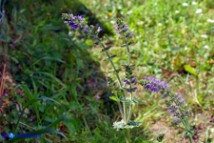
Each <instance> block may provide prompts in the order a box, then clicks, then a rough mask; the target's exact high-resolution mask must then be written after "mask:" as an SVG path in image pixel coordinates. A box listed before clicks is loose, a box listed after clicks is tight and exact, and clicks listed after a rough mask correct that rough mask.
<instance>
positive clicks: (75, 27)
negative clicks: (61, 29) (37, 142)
mask: <svg viewBox="0 0 214 143" xmlns="http://www.w3.org/2000/svg"><path fill="white" fill-rule="evenodd" d="M69 25H70V27H71V28H72V29H73V30H76V29H77V28H78V23H76V22H71V23H69Z"/></svg>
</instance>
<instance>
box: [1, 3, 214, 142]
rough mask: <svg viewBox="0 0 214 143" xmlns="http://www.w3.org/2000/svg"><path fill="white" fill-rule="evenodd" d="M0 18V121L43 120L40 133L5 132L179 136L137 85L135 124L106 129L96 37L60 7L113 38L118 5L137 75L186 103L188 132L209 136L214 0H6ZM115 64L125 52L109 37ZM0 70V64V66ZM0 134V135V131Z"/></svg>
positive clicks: (113, 116) (61, 137)
mask: <svg viewBox="0 0 214 143" xmlns="http://www.w3.org/2000/svg"><path fill="white" fill-rule="evenodd" d="M5 12H6V15H5V18H6V19H5V22H4V23H2V24H1V34H0V42H1V45H0V46H1V47H0V52H1V53H0V56H1V57H0V59H1V63H0V64H4V63H6V64H7V75H8V78H9V79H10V80H9V79H7V80H8V81H7V82H6V86H5V93H4V94H3V95H2V98H5V100H7V101H8V102H9V105H8V106H7V107H6V108H4V109H3V111H2V114H1V115H0V121H1V123H0V125H1V127H0V131H1V132H2V131H5V132H14V133H27V132H34V131H40V132H43V131H44V129H52V133H44V134H43V136H42V138H33V139H24V140H17V141H14V142H20V143H23V142H44V143H46V142H53V143H61V142H74V143H100V142H104V143H125V142H127V141H131V143H158V142H163V143H177V142H179V143H185V142H187V140H186V139H185V138H184V136H183V133H182V128H183V127H182V126H178V127H175V126H174V125H173V124H172V119H171V118H170V116H169V115H168V113H167V109H166V107H165V106H164V103H163V102H162V100H161V99H160V97H159V95H157V94H154V93H152V94H150V93H147V92H145V91H144V90H143V89H142V88H141V87H139V88H138V90H137V93H136V96H137V98H139V100H140V104H139V105H138V106H135V108H134V109H133V110H134V115H133V118H136V119H137V121H140V122H142V125H141V127H139V128H134V129H132V130H130V134H129V132H127V131H126V130H119V131H116V130H115V129H113V127H112V124H113V122H114V121H117V120H120V114H119V111H118V107H117V104H115V103H114V102H113V101H111V100H110V99H109V96H110V95H111V90H110V89H108V88H106V87H105V85H106V84H107V81H106V79H107V78H106V77H107V76H109V75H111V74H112V72H109V71H111V67H110V65H109V63H108V62H107V61H106V58H105V56H103V54H102V53H101V48H100V47H99V46H91V44H90V41H89V40H88V39H79V38H77V35H76V33H75V32H72V31H70V30H69V28H68V27H67V26H66V25H64V23H63V20H62V18H61V14H62V13H74V14H81V15H84V16H86V17H88V20H89V23H90V24H94V25H101V26H102V27H103V28H104V32H103V35H107V36H109V37H110V38H115V32H114V24H115V23H116V16H117V15H120V16H122V17H123V18H124V21H125V22H126V23H127V24H128V25H129V26H130V28H131V30H132V33H133V35H134V37H135V44H134V45H132V47H131V48H132V50H134V57H133V60H135V70H134V74H135V76H136V77H137V78H138V79H142V78H144V77H145V76H155V77H158V78H161V79H163V80H165V81H167V82H168V83H169V84H170V86H171V88H172V89H173V90H174V91H176V92H179V93H181V94H182V95H183V96H184V98H185V99H186V102H187V103H188V105H189V107H190V109H191V110H192V113H191V118H190V123H192V126H193V128H194V129H195V130H196V131H197V132H196V135H195V139H194V140H195V142H203V143H211V142H213V138H214V128H213V120H214V119H213V118H214V44H213V43H214V1H212V0H197V1H190V0H174V1H170V0H148V1H146V0H127V1H125V0H79V1H78V0H37V1H32V0H10V1H9V0H8V1H7V3H6V5H5ZM111 53H112V54H117V55H118V56H117V57H116V58H115V59H114V62H115V64H116V65H117V66H118V67H119V66H120V64H122V63H124V61H125V60H126V59H127V56H126V54H125V52H124V49H123V48H121V47H120V45H119V44H118V43H114V44H113V48H112V50H111ZM0 70H1V71H2V68H1V69H0ZM0 140H3V139H2V138H0Z"/></svg>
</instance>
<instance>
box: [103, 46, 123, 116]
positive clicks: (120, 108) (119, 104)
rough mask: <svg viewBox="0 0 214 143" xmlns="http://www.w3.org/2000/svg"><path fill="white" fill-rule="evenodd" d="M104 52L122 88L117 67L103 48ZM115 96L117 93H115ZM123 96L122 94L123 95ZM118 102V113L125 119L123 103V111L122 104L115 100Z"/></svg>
mask: <svg viewBox="0 0 214 143" xmlns="http://www.w3.org/2000/svg"><path fill="white" fill-rule="evenodd" d="M101 45H102V47H103V49H105V46H104V45H103V44H101ZM105 53H106V56H107V57H108V60H109V61H110V63H111V65H112V67H113V69H114V73H115V75H116V77H117V80H118V82H119V86H120V88H121V89H123V85H122V82H121V79H120V77H119V75H118V72H117V69H116V67H115V65H114V63H113V61H112V59H111V56H110V54H109V53H108V51H107V50H105ZM116 96H117V95H116ZM123 96H124V95H123ZM117 103H118V106H119V110H120V113H121V115H122V118H123V119H125V118H126V117H125V116H126V115H125V108H124V106H125V105H124V103H123V111H122V106H121V103H120V102H117Z"/></svg>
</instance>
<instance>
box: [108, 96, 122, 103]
mask: <svg viewBox="0 0 214 143" xmlns="http://www.w3.org/2000/svg"><path fill="white" fill-rule="evenodd" d="M110 99H111V100H114V101H116V102H120V99H119V98H118V97H116V96H110Z"/></svg>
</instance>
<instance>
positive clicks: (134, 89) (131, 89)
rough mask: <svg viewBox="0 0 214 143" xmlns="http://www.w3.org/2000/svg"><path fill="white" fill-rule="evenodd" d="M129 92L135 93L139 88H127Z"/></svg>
mask: <svg viewBox="0 0 214 143" xmlns="http://www.w3.org/2000/svg"><path fill="white" fill-rule="evenodd" d="M126 90H127V91H128V92H134V91H136V90H137V87H132V88H127V89H126Z"/></svg>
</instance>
